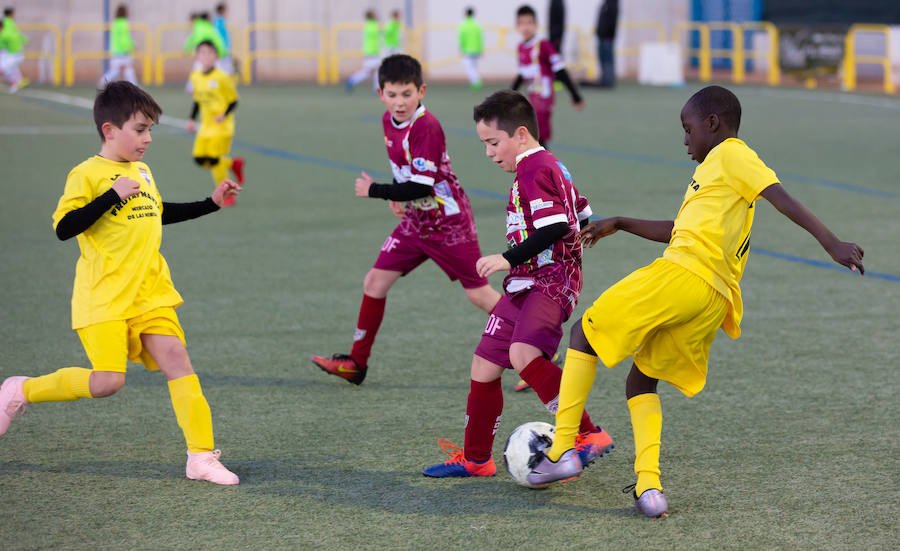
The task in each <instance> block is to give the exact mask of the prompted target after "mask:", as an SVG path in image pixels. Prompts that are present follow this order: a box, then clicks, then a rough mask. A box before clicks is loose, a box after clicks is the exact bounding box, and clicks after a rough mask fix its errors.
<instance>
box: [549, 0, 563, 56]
mask: <svg viewBox="0 0 900 551" xmlns="http://www.w3.org/2000/svg"><path fill="white" fill-rule="evenodd" d="M549 21H550V24H549V27H550V37H549V40H550V44H553V47H554V48H556V51H557V52H558V53H559V54H560V55H562V40H563V33H564V32H565V30H566V4H565V2H563V0H550V19H549ZM563 57H565V56H563Z"/></svg>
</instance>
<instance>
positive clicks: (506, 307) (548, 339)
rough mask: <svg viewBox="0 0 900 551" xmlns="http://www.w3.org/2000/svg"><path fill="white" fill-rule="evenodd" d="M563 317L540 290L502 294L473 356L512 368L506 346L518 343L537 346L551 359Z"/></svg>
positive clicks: (559, 335) (554, 351)
mask: <svg viewBox="0 0 900 551" xmlns="http://www.w3.org/2000/svg"><path fill="white" fill-rule="evenodd" d="M566 318H567V316H566V313H565V312H563V310H562V308H560V307H559V304H558V303H557V302H556V301H555V300H553V299H552V298H550V297H548V296H547V295H545V294H543V293H541V292H540V291H536V290H533V289H532V290H530V291H526V292H521V293H517V294H516V295H512V296H510V295H509V294H504V295H503V298H501V299H500V302H498V303H497V307H496V308H494V311H493V312H492V313H491V316H490V317H489V318H488V322H487V326H486V327H485V328H484V333H482V334H481V342H479V343H478V347H477V348H476V349H475V355H476V356H479V357H481V358H484V359H485V360H487V361H489V362H491V363H493V364H496V365H499V366H500V367H505V368H506V369H512V363H510V361H509V347H510V345H511V344H512V343H514V342H521V343H524V344H530V345H532V346H535V347H537V348H538V349H539V350H540V351H541V352H543V353H544V356H546V357H548V358H552V357H553V355H554V354H556V349H557V348H558V347H559V341H560V340H561V339H562V336H563V323H565V321H566Z"/></svg>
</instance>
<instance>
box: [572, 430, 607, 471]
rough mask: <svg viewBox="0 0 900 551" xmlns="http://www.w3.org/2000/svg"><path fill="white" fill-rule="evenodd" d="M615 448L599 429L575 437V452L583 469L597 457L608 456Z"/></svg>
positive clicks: (605, 433) (603, 431) (605, 434)
mask: <svg viewBox="0 0 900 551" xmlns="http://www.w3.org/2000/svg"><path fill="white" fill-rule="evenodd" d="M615 447H616V446H615V444H613V439H612V437H611V436H610V435H609V433H608V432H606V431H605V430H603V429H601V428H600V427H597V431H596V432H580V433H578V436H576V437H575V452H576V453H578V457H580V458H581V464H582V465H583V466H585V467H587V466H588V465H590V464H591V463H593V462H594V460H595V459H597V458H598V457H603V455H604V454H608V453H609V452H611V451H612V449H613V448H615Z"/></svg>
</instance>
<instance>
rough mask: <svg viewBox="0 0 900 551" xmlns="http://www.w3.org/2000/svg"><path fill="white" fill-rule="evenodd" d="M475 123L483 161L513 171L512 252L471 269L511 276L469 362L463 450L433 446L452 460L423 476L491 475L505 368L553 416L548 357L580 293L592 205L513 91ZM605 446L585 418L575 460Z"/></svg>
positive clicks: (554, 389)
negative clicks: (584, 227)
mask: <svg viewBox="0 0 900 551" xmlns="http://www.w3.org/2000/svg"><path fill="white" fill-rule="evenodd" d="M475 122H476V127H475V129H476V132H478V137H479V138H480V139H481V141H482V142H483V143H484V145H485V152H486V154H487V156H488V157H489V158H490V159H491V160H492V161H493V162H494V163H496V164H497V166H499V167H500V168H502V169H503V170H504V171H506V172H514V173H515V174H516V179H515V181H514V182H513V185H512V189H510V194H509V203H508V205H507V207H506V238H507V240H508V242H509V249H508V250H507V251H506V252H505V253H503V254H493V255H490V256H485V257H482V258H479V259H478V262H477V264H476V268H477V270H478V275H479V276H481V277H488V276H489V275H491V274H492V273H494V272H497V271H506V270H508V271H509V272H510V273H509V275H507V276H506V278H505V279H504V280H503V288H504V290H505V291H506V292H505V294H504V295H503V298H501V299H500V302H499V303H498V304H497V307H496V308H494V311H493V312H491V316H490V318H489V319H488V323H487V327H485V329H484V333H483V334H482V335H481V342H480V343H479V344H478V347H477V348H476V349H475V355H474V357H473V358H472V369H471V377H472V382H471V390H470V391H469V399H468V404H467V406H466V425H465V445H464V448H463V449H459V448H458V447H456V446H454V445H453V444H451V443H450V441H448V440H446V439H441V440H439V441H438V442H439V443H441V447H443V448H444V451H445V452H447V454H448V455H450V456H451V459H449V460H448V461H445V462H443V463H438V464H437V465H432V466H431V467H428V468H426V469H425V470H424V471H423V474H424V475H425V476H433V477H450V476H454V477H455V476H460V477H467V476H493V475H494V474H495V473H496V472H497V468H496V466H495V465H494V460H493V457H492V456H491V448H492V447H493V443H494V435H495V434H496V433H497V428H498V426H499V424H500V417H501V413H502V411H503V393H502V390H501V387H500V377H501V375H503V372H504V371H505V370H506V369H510V368H512V369H515V370H516V371H517V372H518V373H519V376H520V377H522V379H524V380H525V382H527V383H528V384H529V385H530V386H531V388H533V389H534V391H535V392H536V393H537V395H538V398H540V399H541V401H542V402H543V403H544V405H545V406H546V407H547V409H548V410H550V411H551V412H555V411H556V409H557V405H558V401H559V382H560V379H561V378H562V369H560V368H559V366H557V365H556V364H554V363H553V362H551V361H550V358H551V357H552V356H553V354H554V353H555V352H556V347H557V346H558V345H559V341H560V339H561V338H562V334H563V329H562V326H563V323H565V321H566V320H567V319H569V316H570V315H571V314H572V310H573V309H574V308H575V304H576V303H577V302H578V294H579V293H580V292H581V243H580V241H579V240H578V230H579V224H580V221H586V220H587V219H588V217H589V216H590V214H591V213H590V207H589V206H588V205H587V201H586V200H584V199H583V198H582V197H581V196H580V195H579V194H578V190H577V189H575V186H574V185H573V184H572V176H571V175H570V174H569V171H568V170H567V169H566V167H565V166H563V164H562V163H561V162H560V161H559V160H558V159H557V158H556V157H555V156H554V155H553V154H552V153H550V152H549V151H547V150H546V149H544V148H543V147H541V146H540V144H539V143H538V141H537V139H536V138H535V136H536V135H537V132H538V128H537V119H536V117H535V114H534V108H533V107H532V106H531V104H530V103H529V102H528V100H527V99H525V97H524V96H522V95H521V94H519V93H518V92H514V91H512V90H501V91H499V92H496V93H494V94H492V95H491V96H490V97H488V98H487V99H486V100H484V102H483V103H482V104H481V105H479V106H477V107H475ZM579 207H581V210H580V211H579ZM612 448H613V441H612V438H610V436H609V435H608V434H607V433H606V432H604V431H603V429H601V428H599V427H597V426H595V425H594V424H593V423H592V422H591V419H590V417H588V415H587V413H584V414H583V415H582V417H581V425H580V428H579V434H578V442H577V443H576V449H577V452H578V454H579V456H580V457H581V459H582V462H585V461H586V462H588V463H590V462H592V461H594V459H596V458H597V457H600V456H602V455H603V454H604V453H607V452H609V450H611V449H612Z"/></svg>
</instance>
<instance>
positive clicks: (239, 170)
mask: <svg viewBox="0 0 900 551" xmlns="http://www.w3.org/2000/svg"><path fill="white" fill-rule="evenodd" d="M231 172H233V173H234V177H235V179H237V181H238V183H239V184H243V183H244V158H243V157H235V158H234V159H232V160H231Z"/></svg>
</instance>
